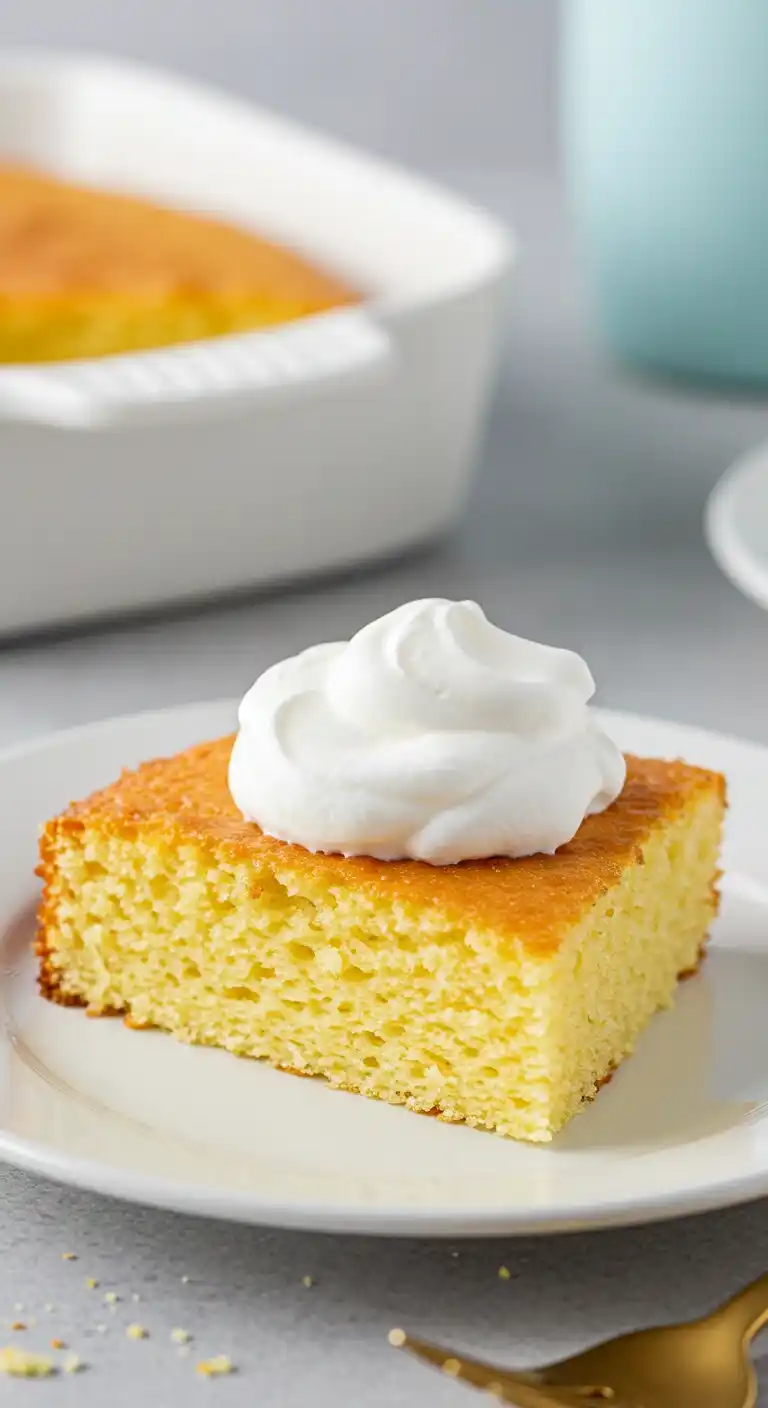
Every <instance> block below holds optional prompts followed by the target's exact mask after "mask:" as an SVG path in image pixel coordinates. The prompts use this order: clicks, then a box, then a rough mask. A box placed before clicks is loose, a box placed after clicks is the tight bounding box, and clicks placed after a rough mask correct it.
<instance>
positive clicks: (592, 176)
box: [562, 0, 768, 383]
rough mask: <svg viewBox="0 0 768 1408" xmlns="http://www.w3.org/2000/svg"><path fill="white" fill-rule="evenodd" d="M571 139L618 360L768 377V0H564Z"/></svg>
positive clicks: (577, 204)
mask: <svg viewBox="0 0 768 1408" xmlns="http://www.w3.org/2000/svg"><path fill="white" fill-rule="evenodd" d="M562 59H563V75H562V76H563V91H562V116H563V144H564V157H565V164H566V172H567V179H568V183H569V187H570V192H571V197H572V203H573V211H574V215H575V220H576V225H577V231H578V236H579V239H580V244H581V251H582V257H583V261H584V265H585V269H586V274H587V278H588V281H589V284H590V286H591V289H592V293H593V296H594V300H595V304H596V308H597V313H598V318H599V322H600V324H601V327H602V330H603V333H604V336H605V338H606V340H607V342H608V343H609V345H610V346H611V347H612V349H613V350H614V351H615V352H616V353H617V354H618V355H619V356H620V357H622V358H625V359H627V360H629V361H632V362H636V363H641V364H645V365H646V366H648V367H655V368H658V369H660V370H665V371H669V372H673V373H679V374H683V375H689V376H690V375H694V376H700V377H706V378H719V379H727V380H731V381H740V382H743V383H760V382H766V381H768V3H767V0H565V3H564V6H563V55H562Z"/></svg>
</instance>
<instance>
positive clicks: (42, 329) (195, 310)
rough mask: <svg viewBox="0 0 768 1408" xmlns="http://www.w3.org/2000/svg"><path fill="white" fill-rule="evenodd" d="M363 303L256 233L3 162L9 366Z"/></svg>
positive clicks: (3, 323)
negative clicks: (69, 182) (358, 302)
mask: <svg viewBox="0 0 768 1408" xmlns="http://www.w3.org/2000/svg"><path fill="white" fill-rule="evenodd" d="M354 301H356V295H355V294H354V293H353V291H352V290H351V289H349V288H347V287H346V286H345V285H344V284H343V283H342V282H340V281H339V280H338V279H336V278H334V277H333V276H331V275H330V274H328V273H324V272H322V271H321V270H319V269H316V268H314V267H312V265H311V264H308V263H307V262H305V260H304V259H302V258H300V257H299V256H298V255H297V254H295V253H292V252H291V251H290V250H287V249H283V248H281V247H279V246H278V245H275V244H271V243H269V242H268V241H266V240H264V239H261V238H260V237H259V236H258V235H257V234H255V233H253V232H252V231H250V230H246V229H239V228H236V227H235V226H233V225H230V224H227V223H225V222H224V221H222V220H218V219H212V218H209V217H204V216H202V215H196V214H190V213H188V212H186V211H182V210H172V209H166V208H164V207H161V206H160V205H155V204H152V203H151V202H149V201H146V200H138V199H134V198H131V197H128V196H124V195H115V194H111V193H109V192H107V191H104V190H96V189H88V188H83V187H79V186H74V185H70V184H68V183H67V182H64V181H59V180H55V179H54V178H53V177H51V176H47V175H44V174H40V173H37V172H35V171H31V170H26V169H22V168H17V167H8V166H6V167H2V166H0V362H3V363H19V362H22V363H23V362H52V361H62V360H67V359H71V358H82V357H102V356H106V355H109V354H111V353H119V352H131V351H135V350H137V349H140V348H150V347H164V346H167V345H169V344H172V343H179V342H189V341H194V340H197V339H200V338H209V337H216V336H219V335H221V334H223V333H233V332H241V331H244V330H246V329H251V328H260V327H267V326H270V325H272V324H276V323H284V322H288V321H291V320H292V319H295V318H301V317H304V316H306V315H308V314H311V313H320V312H323V311H324V310H326V309H330V308H334V307H337V306H341V305H343V304H348V303H351V302H354Z"/></svg>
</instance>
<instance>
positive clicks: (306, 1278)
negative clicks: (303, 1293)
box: [301, 1276, 315, 1291]
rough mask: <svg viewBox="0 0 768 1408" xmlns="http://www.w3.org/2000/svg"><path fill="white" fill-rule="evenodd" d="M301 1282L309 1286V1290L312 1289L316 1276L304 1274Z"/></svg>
mask: <svg viewBox="0 0 768 1408" xmlns="http://www.w3.org/2000/svg"><path fill="white" fill-rule="evenodd" d="M301 1284H302V1286H306V1288H307V1290H308V1291H309V1290H311V1289H312V1287H313V1286H314V1284H315V1278H314V1276H302V1278H301Z"/></svg>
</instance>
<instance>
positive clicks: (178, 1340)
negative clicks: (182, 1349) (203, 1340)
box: [171, 1329, 192, 1344]
mask: <svg viewBox="0 0 768 1408" xmlns="http://www.w3.org/2000/svg"><path fill="white" fill-rule="evenodd" d="M191 1338H192V1336H191V1335H190V1333H189V1330H180V1329H176V1330H171V1339H172V1340H173V1343H174V1344H188V1342H189V1341H190V1340H191Z"/></svg>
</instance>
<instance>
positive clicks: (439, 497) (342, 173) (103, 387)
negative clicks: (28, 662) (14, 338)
mask: <svg viewBox="0 0 768 1408" xmlns="http://www.w3.org/2000/svg"><path fill="white" fill-rule="evenodd" d="M7 159H19V160H22V161H25V162H29V163H32V164H37V165H41V166H44V167H46V168H48V169H53V170H55V171H57V172H59V173H61V174H63V175H64V176H68V177H71V178H73V179H76V180H83V181H87V182H94V183H99V184H104V185H105V186H108V187H110V188H113V189H119V188H124V189H127V190H131V191H135V192H138V193H144V194H147V195H149V196H154V197H157V198H160V199H162V200H165V201H168V202H171V203H174V204H177V205H181V206H188V207H190V208H193V209H198V210H208V211H215V212H220V213H222V214H223V215H225V216H229V217H231V218H233V219H235V220H237V221H240V222H242V223H245V224H249V223H250V224H253V225H254V226H255V227H257V228H258V229H260V230H261V231H264V232H266V233H267V234H271V235H273V236H275V237H277V238H278V239H281V240H284V241H286V242H287V243H289V244H291V245H293V246H295V247H298V248H300V249H302V250H303V251H305V252H306V253H307V254H308V255H309V256H310V257H314V258H315V259H317V260H318V261H320V262H324V263H326V264H327V265H329V266H331V267H333V268H335V269H336V270H337V271H339V272H340V273H342V274H343V275H345V276H346V277H347V278H348V279H350V280H351V281H352V282H353V283H355V284H356V286H358V287H360V288H362V289H365V290H366V291H368V292H369V293H370V298H369V300H368V301H367V302H366V303H364V304H363V305H361V306H360V307H357V308H353V309H351V310H350V309H344V310H341V311H339V312H332V313H330V314H323V315H322V316H320V317H315V318H308V319H304V320H302V321H301V322H299V323H295V324H291V325H288V326H286V327H284V328H279V329H276V330H274V331H267V332H263V333H249V334H245V335H242V336H238V337H233V338H222V339H215V340H212V341H209V342H205V343H197V344H188V345H185V346H183V347H179V348H174V349H168V350H163V351H157V352H144V353H140V354H131V355H128V356H122V357H111V358H102V359H100V360H93V361H83V362H79V363H67V364H59V365H58V366H53V365H52V366H44V367H31V368H30V367H0V483H1V484H2V499H0V632H9V631H16V630H22V629H27V628H32V627H39V626H43V625H48V624H53V623H55V622H61V621H64V620H68V619H73V618H78V617H85V616H88V615H94V614H102V613H106V612H114V611H124V610H131V609H137V608H141V607H146V606H150V605H152V604H155V603H158V602H160V601H168V600H171V599H182V598H184V597H189V596H195V595H203V594H207V593H213V592H222V591H227V590H230V589H233V588H238V587H243V586H246V585H248V584H259V583H266V582H268V581H273V580H277V579H284V578H289V577H293V576H296V575H298V574H301V573H306V572H314V571H318V570H320V569H326V568H330V567H340V566H343V565H347V564H352V563H355V562H360V561H362V560H364V559H366V558H371V557H374V556H378V555H382V554H385V553H388V552H392V551H395V550H399V549H402V548H405V547H406V546H408V545H409V544H412V543H416V542H418V541H420V540H422V539H426V538H428V537H429V536H430V535H433V534H435V533H437V532H439V531H440V530H441V529H443V528H444V527H445V526H446V525H448V524H449V523H450V522H451V521H452V520H453V519H454V518H455V517H456V515H457V513H458V511H459V509H460V507H461V505H462V502H463V499H464V495H465V490H466V487H467V482H468V477H469V470H470V466H471V461H472V456H473V452H474V449H475V445H476V442H477V436H478V430H479V428H480V424H481V419H482V413H483V410H484V407H485V403H486V398H487V393H488V390H489V384H490V381H491V377H492V372H493V367H494V360H495V351H496V337H495V332H496V326H497V322H498V317H497V315H498V310H499V303H500V292H501V289H502V285H503V282H504V278H505V275H506V272H507V269H508V266H509V263H510V241H509V239H508V237H507V235H506V233H505V232H504V231H503V230H501V229H500V227H499V226H497V225H496V224H495V223H494V222H493V221H492V220H490V219H489V218H488V217H486V216H485V215H484V214H482V213H480V212H478V211H476V210H474V209H472V208H471V207H467V206H466V205H464V204H463V203H461V202H459V201H457V200H455V199H453V198H452V197H450V196H447V195H445V194H443V193H442V192H440V191H437V190H435V189H434V188H432V187H431V186H429V185H427V184H425V183H424V182H422V181H420V180H417V179H414V178H413V177H410V176H407V175H405V174H403V173H401V172H399V171H396V170H393V169H392V168H390V167H387V166H384V165H382V164H381V163H380V162H377V161H373V160H371V159H370V158H368V157H366V156H361V155H358V154H356V153H354V152H351V151H349V150H347V149H346V148H343V147H341V146H338V145H336V144H335V143H332V142H329V141H326V140H324V139H320V138H318V137H315V136H314V135H311V134H309V133H307V132H305V131H303V130H301V129H299V128H296V127H294V126H292V125H291V124H289V123H286V122H284V121H282V120H278V119H276V118H274V117H272V116H270V115H267V114H265V113H262V112H260V111H257V110H255V109H253V108H251V107H249V106H247V105H245V104H243V103H241V102H238V101H234V100H232V99H230V98H228V97H225V96H222V95H220V94H218V93H214V92H210V91H207V90H202V89H200V88H199V87H196V86H193V85H191V84H188V83H186V82H183V81H180V80H178V79H176V78H172V77H169V76H166V75H164V74H159V73H155V72H152V71H148V70H145V69H142V68H135V67H132V66H128V65H124V64H122V63H118V62H113V61H112V60H101V59H94V58H70V57H60V56H56V57H54V56H49V55H44V54H31V55H30V54H26V55H24V54H8V53H6V54H5V55H4V56H2V57H0V160H7ZM0 316H1V313H0Z"/></svg>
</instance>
